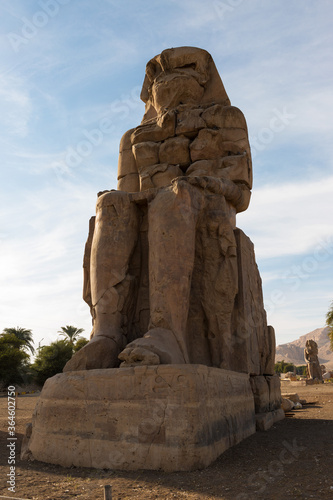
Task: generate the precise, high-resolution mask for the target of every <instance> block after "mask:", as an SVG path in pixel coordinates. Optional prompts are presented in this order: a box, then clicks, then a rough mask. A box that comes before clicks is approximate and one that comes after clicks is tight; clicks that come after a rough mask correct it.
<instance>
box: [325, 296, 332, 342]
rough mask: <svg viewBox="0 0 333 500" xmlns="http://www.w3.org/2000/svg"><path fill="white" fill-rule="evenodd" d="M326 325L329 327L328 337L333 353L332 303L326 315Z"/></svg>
mask: <svg viewBox="0 0 333 500" xmlns="http://www.w3.org/2000/svg"><path fill="white" fill-rule="evenodd" d="M326 325H327V326H328V327H329V329H330V330H329V332H328V337H329V339H330V343H331V350H332V351H333V302H332V303H331V307H330V309H329V310H328V313H327V314H326Z"/></svg>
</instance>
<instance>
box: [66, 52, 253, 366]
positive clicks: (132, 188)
mask: <svg viewBox="0 0 333 500" xmlns="http://www.w3.org/2000/svg"><path fill="white" fill-rule="evenodd" d="M141 98H142V99H143V101H144V102H145V103H146V112H145V115H144V117H143V121H142V124H141V125H140V126H138V127H136V128H134V129H132V130H129V131H128V132H126V133H125V135H124V136H123V138H122V140H121V143H120V154H119V169H118V191H108V192H103V193H102V194H100V196H99V199H98V202H97V209H96V212H97V215H96V219H95V220H94V219H93V220H92V221H91V230H90V235H89V239H88V242H87V245H86V251H85V263H84V270H85V285H84V289H85V292H84V298H85V300H86V302H88V304H89V306H90V308H91V312H92V317H93V332H92V340H91V342H90V343H89V344H88V345H87V346H86V347H85V348H84V349H82V350H81V351H80V352H79V353H77V354H76V355H75V356H74V358H73V359H72V360H71V361H70V362H69V363H68V364H67V366H66V371H69V370H78V369H80V370H81V369H92V368H109V367H116V366H118V365H119V359H120V360H121V361H123V363H122V366H124V365H129V364H133V363H141V364H159V363H189V362H193V361H194V362H196V361H198V358H200V357H201V358H202V359H200V362H203V363H204V364H207V365H211V366H217V367H223V368H231V366H230V359H231V356H232V354H231V352H230V349H231V345H232V338H231V337H232V332H231V328H232V321H231V317H232V313H233V310H234V301H235V296H236V293H237V291H238V270H237V255H236V241H235V236H234V229H235V215H236V213H237V212H241V211H243V210H245V209H246V208H247V207H248V204H249V200H250V190H251V187H252V164H251V153H250V146H249V142H248V133H247V126H246V122H245V118H244V116H243V114H242V112H241V111H240V110H239V109H238V108H235V107H233V106H230V101H229V99H228V96H227V94H226V92H225V89H224V87H223V84H222V81H221V79H220V77H219V75H218V73H217V70H216V67H215V64H214V62H213V60H212V58H211V56H210V55H209V54H208V53H207V52H206V51H205V50H201V49H196V48H191V47H181V48H177V49H168V50H164V51H163V52H162V53H161V54H160V55H158V56H156V57H154V58H153V59H152V60H151V61H150V62H149V63H148V64H147V68H146V76H145V80H144V84H143V88H142V93H141ZM200 328H201V329H202V335H203V337H204V339H205V341H204V339H201V340H202V342H201V346H200V347H201V351H202V349H204V352H202V353H201V356H198V353H197V354H195V353H193V352H192V351H193V342H194V340H195V339H193V336H198V330H199V329H200ZM118 358H119V359H118Z"/></svg>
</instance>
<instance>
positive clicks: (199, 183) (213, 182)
mask: <svg viewBox="0 0 333 500" xmlns="http://www.w3.org/2000/svg"><path fill="white" fill-rule="evenodd" d="M171 182H172V184H179V183H180V182H186V183H188V184H191V186H195V187H199V188H201V189H208V190H209V191H212V192H213V193H219V194H224V193H223V180H222V179H216V178H215V177H210V176H208V175H205V176H202V177H199V176H193V177H189V176H182V177H176V178H175V179H173V180H172V181H171Z"/></svg>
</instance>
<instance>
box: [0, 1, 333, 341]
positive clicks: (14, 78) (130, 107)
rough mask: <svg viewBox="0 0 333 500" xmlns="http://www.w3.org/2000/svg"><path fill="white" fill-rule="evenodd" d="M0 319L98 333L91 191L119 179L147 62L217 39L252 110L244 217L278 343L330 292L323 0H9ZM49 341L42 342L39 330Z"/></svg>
mask: <svg viewBox="0 0 333 500" xmlns="http://www.w3.org/2000/svg"><path fill="white" fill-rule="evenodd" d="M0 14H1V15H0V46H1V51H0V54H1V56H0V75H1V80H0V106H1V119H0V145H1V147H0V157H1V161H0V165H1V171H2V175H1V185H0V190H1V228H0V249H1V264H0V265H1V271H0V276H1V282H2V284H1V295H2V296H1V306H0V308H1V309H0V331H2V329H3V328H5V327H12V326H22V327H25V328H31V329H32V331H33V334H34V338H35V342H36V344H38V342H40V341H42V344H45V343H48V342H50V341H52V340H55V339H56V338H57V337H58V334H57V332H58V330H59V329H60V327H61V326H64V325H66V324H72V325H75V326H78V327H81V328H84V329H85V334H86V336H88V335H89V333H90V329H91V321H90V315H89V310H88V306H86V304H85V303H84V302H83V300H82V299H81V295H82V292H81V288H82V257H83V249H84V243H85V240H86V236H87V231H88V221H89V217H90V216H91V215H94V212H95V202H96V193H97V192H98V191H100V190H104V189H111V188H115V187H116V173H117V156H118V145H119V140H120V138H121V136H122V134H123V133H124V132H125V131H126V130H128V129H129V128H132V127H134V126H136V125H138V124H139V123H140V121H141V119H142V115H143V110H144V105H143V103H142V102H141V101H140V99H139V93H140V88H141V85H142V82H143V77H144V69H145V65H146V63H147V61H148V60H149V59H151V58H152V57H153V56H155V55H156V54H158V53H160V52H161V51H162V50H163V49H165V48H169V47H177V46H181V45H191V46H196V47H201V48H204V49H206V50H208V51H209V52H210V53H211V54H212V56H213V59H214V61H215V63H216V66H217V68H218V70H219V73H220V75H221V77H222V80H223V82H224V85H225V88H226V90H227V93H228V95H229V97H230V100H231V103H232V104H233V105H234V106H237V107H239V108H240V109H241V110H242V111H243V113H244V114H245V117H246V119H247V123H248V128H249V135H250V142H251V146H252V154H253V165H254V189H253V195H252V201H251V204H250V207H249V209H248V210H247V211H246V212H245V213H243V214H240V215H239V216H238V221H237V225H238V227H240V228H241V229H243V230H244V231H245V233H246V234H247V235H248V236H249V237H250V238H251V240H252V241H253V242H254V245H255V251H256V257H257V262H258V266H259V269H260V272H261V276H262V280H263V290H264V298H265V305H266V309H267V313H268V321H269V323H270V324H272V325H273V326H274V327H275V331H276V336H277V342H278V343H279V344H281V343H285V342H288V341H292V340H294V339H296V338H297V337H299V336H300V335H303V334H305V333H307V332H309V331H311V330H314V329H315V328H318V327H321V326H323V325H324V323H325V314H326V312H327V309H328V307H329V304H330V302H331V300H332V299H333V286H332V274H333V273H332V267H333V265H332V263H333V228H332V213H333V206H332V205H333V203H332V191H333V168H332V157H333V155H332V149H333V148H332V143H333V141H332V128H333V121H332V116H333V95H332V76H333V67H332V57H331V54H332V38H333V32H332V27H331V21H332V18H333V4H332V2H331V1H329V0H327V1H324V0H303V1H296V0H271V1H269V2H267V1H264V0H247V1H245V0H224V1H222V0H206V1H205V2H203V1H202V0H200V1H197V0H191V1H190V0H182V2H179V1H175V0H159V1H157V0H156V1H152V0H144V1H143V0H122V1H120V0H117V1H116V0H94V2H91V1H88V0H80V1H78V0H38V1H35V0H29V1H26V0H3V1H2V2H1V4H0ZM42 339H43V340H42Z"/></svg>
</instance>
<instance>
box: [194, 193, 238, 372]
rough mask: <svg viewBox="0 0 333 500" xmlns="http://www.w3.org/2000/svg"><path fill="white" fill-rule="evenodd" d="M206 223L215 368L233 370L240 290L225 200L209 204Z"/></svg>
mask: <svg viewBox="0 0 333 500" xmlns="http://www.w3.org/2000/svg"><path fill="white" fill-rule="evenodd" d="M203 224H204V226H205V229H206V230H205V234H206V236H205V237H204V238H203V248H202V253H203V264H202V266H203V273H202V275H203V282H202V305H203V309H204V311H205V316H206V320H207V339H208V343H209V350H210V356H211V363H212V365H213V366H216V367H220V368H225V369H231V366H230V362H231V360H232V351H233V339H232V332H231V318H232V312H233V309H234V301H235V296H236V294H237V291H238V269H237V252H236V240H235V236H234V232H233V228H232V226H231V225H230V221H229V214H228V210H227V206H226V203H225V200H224V199H223V198H222V197H221V196H212V197H210V198H209V200H208V201H207V207H206V211H205V214H204V220H203Z"/></svg>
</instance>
